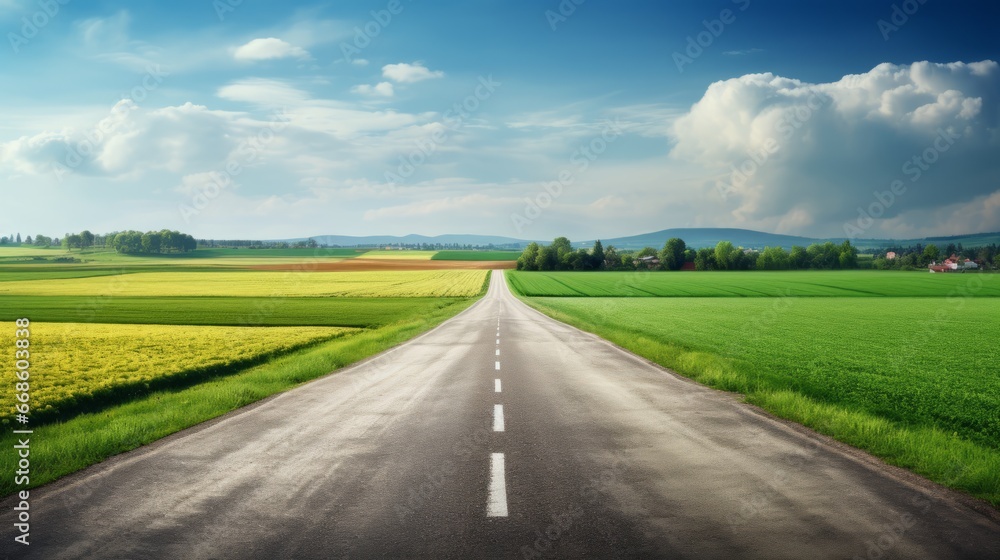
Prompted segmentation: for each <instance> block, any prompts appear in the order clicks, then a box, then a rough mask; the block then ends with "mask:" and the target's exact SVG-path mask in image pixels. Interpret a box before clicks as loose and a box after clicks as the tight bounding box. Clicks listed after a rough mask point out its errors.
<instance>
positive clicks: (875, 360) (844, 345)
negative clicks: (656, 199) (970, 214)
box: [510, 272, 1000, 506]
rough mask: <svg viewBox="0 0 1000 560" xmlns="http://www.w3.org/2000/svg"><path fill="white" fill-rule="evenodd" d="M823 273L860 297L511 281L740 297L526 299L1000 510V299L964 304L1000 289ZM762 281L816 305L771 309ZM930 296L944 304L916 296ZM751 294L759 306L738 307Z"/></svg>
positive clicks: (579, 280)
mask: <svg viewBox="0 0 1000 560" xmlns="http://www.w3.org/2000/svg"><path fill="white" fill-rule="evenodd" d="M824 274H825V275H826V276H827V277H828V279H827V281H826V282H825V283H824V284H825V285H826V288H827V289H829V290H830V293H831V294H838V293H842V292H843V291H844V290H845V288H847V287H850V288H851V290H850V291H849V293H851V294H852V295H850V296H848V297H844V296H826V297H822V296H820V294H818V293H814V292H813V290H815V289H816V287H817V284H818V281H817V276H816V275H814V274H807V275H805V276H804V277H803V276H802V274H801V273H795V272H791V273H778V275H777V277H775V275H773V274H767V273H756V272H750V273H720V274H715V275H712V274H708V273H694V274H689V275H685V274H671V273H656V274H653V275H651V276H649V277H648V278H651V279H652V280H645V283H643V280H641V278H642V276H638V277H635V278H633V279H632V282H636V281H638V282H639V284H638V285H634V284H630V283H629V281H628V280H626V281H625V282H624V283H621V281H622V278H627V275H625V276H619V275H614V274H603V273H577V274H575V275H574V274H572V273H570V274H558V275H550V274H546V273H521V274H513V275H511V276H510V278H511V281H510V283H511V285H512V286H514V287H517V286H524V285H527V286H529V288H530V289H533V290H540V291H556V290H560V293H561V294H567V293H588V292H593V293H614V294H619V295H624V294H628V293H637V292H638V288H642V292H641V293H644V294H645V295H649V292H651V291H652V292H654V293H666V294H676V293H677V292H676V291H673V290H671V289H669V288H670V285H669V282H668V280H669V279H664V280H660V279H659V277H660V276H668V277H674V276H678V277H683V276H689V277H692V278H696V279H700V281H701V283H702V284H703V285H702V286H701V287H700V288H699V289H698V290H694V289H693V288H691V287H690V286H691V284H687V285H685V290H690V291H697V292H699V293H704V294H710V295H712V296H719V295H720V294H723V293H729V294H730V295H732V296H734V297H633V298H628V297H566V296H565V295H561V297H529V298H525V299H526V301H527V302H528V303H529V304H531V305H532V306H534V307H536V308H538V309H539V310H541V311H544V312H545V313H547V314H549V315H551V316H553V317H555V318H557V319H559V320H562V321H565V322H567V323H570V324H573V325H575V326H577V327H580V328H582V329H584V330H587V331H590V332H593V333H595V334H597V335H599V336H601V337H603V338H605V339H608V340H610V341H612V342H614V343H616V344H619V345H621V346H623V347H625V348H627V349H629V350H631V351H633V352H636V353H637V354H640V355H642V356H644V357H646V358H648V359H650V360H653V361H655V362H657V363H659V364H661V365H664V366H666V367H669V368H671V369H673V370H675V371H677V372H679V373H681V374H683V375H686V376H688V377H691V378H693V379H695V380H697V381H699V382H702V383H705V384H706V385H709V386H712V387H716V388H719V389H723V390H726V391H733V392H737V393H741V394H743V395H745V398H746V400H747V401H748V402H750V403H753V404H756V405H758V406H761V407H762V408H764V409H766V410H768V411H770V412H772V413H774V414H776V415H778V416H781V417H784V418H788V419H790V420H793V421H796V422H800V423H802V424H804V425H807V426H809V427H812V428H813V429H816V430H817V431H819V432H822V433H825V434H828V435H831V436H833V437H835V438H837V439H839V440H841V441H844V442H846V443H849V444H851V445H854V446H857V447H859V448H862V449H865V450H867V451H869V452H871V453H873V454H875V455H878V456H879V457H881V458H883V459H884V460H886V461H887V462H890V463H892V464H896V465H899V466H902V467H905V468H908V469H911V470H913V471H915V472H917V473H919V474H922V475H924V476H926V477H928V478H930V479H932V480H935V481H937V482H940V483H942V484H945V485H948V486H951V487H953V488H957V489H959V490H962V491H965V492H967V493H969V494H971V495H973V496H977V497H980V498H983V499H986V500H988V501H990V502H991V503H993V504H994V505H995V506H996V505H1000V415H998V414H997V412H996V411H997V410H1000V369H998V367H997V364H998V363H1000V347H998V346H997V344H996V340H998V339H1000V321H997V319H996V318H997V317H1000V299H998V298H995V297H969V296H984V295H990V294H994V293H995V291H994V290H996V288H997V287H998V286H1000V277H998V276H996V275H978V274H977V275H972V274H967V275H953V276H945V275H934V276H931V275H929V274H926V273H923V274H919V273H910V275H907V274H906V273H900V274H888V275H886V274H885V273H882V272H872V273H848V274H844V273H824ZM762 275H763V276H764V277H766V278H762ZM535 276H537V277H538V278H537V280H536V279H535V278H534V277H535ZM595 276H596V277H597V278H594V277H595ZM602 276H604V277H605V278H600V277H602ZM782 276H784V277H785V278H784V279H782ZM525 277H527V278H525ZM910 278H913V279H914V280H913V281H912V282H911V281H910ZM928 278H932V279H933V282H935V283H936V282H941V284H940V285H938V284H927V283H925V282H924V280H926V279H928ZM763 279H766V280H769V281H770V283H772V284H776V285H777V286H780V291H781V292H783V293H787V292H788V291H792V292H793V293H795V292H798V293H809V295H811V296H813V297H787V296H784V297H762V296H763V295H764V294H760V293H759V292H761V291H764V290H763V289H762V284H761V280H763ZM650 284H654V287H652V288H651V287H650ZM741 284H742V285H744V286H746V288H745V289H746V291H741V290H739V289H738V288H739V286H740V285H741ZM891 286H897V289H895V290H893V289H890V287H891ZM777 291H778V290H775V292H777ZM928 292H930V293H934V294H936V296H937V297H921V296H919V295H917V294H926V293H928ZM751 293H756V294H757V295H758V296H759V297H735V296H738V295H747V294H751ZM897 294H898V295H900V296H906V297H891V296H893V295H897ZM959 294H965V296H966V297H963V296H962V295H959ZM872 295H881V296H883V297H869V296H872Z"/></svg>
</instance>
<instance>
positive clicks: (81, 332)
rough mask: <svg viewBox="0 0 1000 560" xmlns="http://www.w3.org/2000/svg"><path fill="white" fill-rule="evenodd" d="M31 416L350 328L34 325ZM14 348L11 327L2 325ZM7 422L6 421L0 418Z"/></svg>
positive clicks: (9, 396)
mask: <svg viewBox="0 0 1000 560" xmlns="http://www.w3.org/2000/svg"><path fill="white" fill-rule="evenodd" d="M31 327H32V328H31V335H32V336H31V341H32V346H33V347H35V348H39V349H40V350H39V351H37V352H34V353H33V355H32V362H31V363H32V369H33V370H34V371H35V372H37V373H35V375H34V376H32V380H33V384H32V386H31V391H32V392H31V398H32V405H33V411H32V418H33V420H34V421H36V422H37V421H39V420H40V419H43V418H45V417H46V416H54V415H58V414H60V413H62V412H65V410H64V409H69V410H77V409H80V408H86V407H87V406H88V405H92V404H93V403H95V402H97V401H99V400H111V399H113V398H120V397H121V396H122V395H125V394H129V393H136V392H141V391H148V390H149V389H150V388H155V387H165V386H169V385H170V384H171V383H176V382H177V381H178V380H181V379H183V380H185V381H190V380H198V379H202V378H204V377H206V376H208V375H211V374H215V375H218V374H221V373H224V372H226V371H229V370H232V369H234V368H237V367H240V366H246V365H248V364H252V363H255V362H259V361H261V360H263V359H266V358H268V357H272V356H275V355H278V354H281V353H285V352H288V351H290V350H293V349H296V348H301V347H303V346H306V345H309V344H313V343H317V342H321V341H325V340H331V339H333V338H336V337H340V336H344V335H345V334H349V333H352V332H354V329H347V328H341V327H324V328H315V327H268V328H252V327H216V326H211V327H206V326H188V325H183V326H181V325H121V324H105V323H43V322H37V321H36V322H33V323H32V324H31ZM0 344H3V345H4V346H5V347H7V348H13V346H14V337H13V331H11V330H9V329H8V330H4V331H0ZM14 404H15V400H14V393H13V392H10V391H7V392H3V393H0V411H2V414H3V416H4V417H7V416H9V415H12V414H13V413H14ZM5 422H6V420H5Z"/></svg>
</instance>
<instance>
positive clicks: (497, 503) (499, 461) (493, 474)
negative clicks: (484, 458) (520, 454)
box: [486, 453, 507, 517]
mask: <svg viewBox="0 0 1000 560" xmlns="http://www.w3.org/2000/svg"><path fill="white" fill-rule="evenodd" d="M503 463H504V460H503V453H491V454H490V494H489V497H488V498H487V500H486V515H487V517H507V481H506V478H505V477H504V464H503Z"/></svg>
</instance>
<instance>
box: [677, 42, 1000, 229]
mask: <svg viewBox="0 0 1000 560" xmlns="http://www.w3.org/2000/svg"><path fill="white" fill-rule="evenodd" d="M998 91H1000V68H998V65H997V63H996V62H993V61H989V60H987V61H982V62H973V63H962V62H955V63H950V64H937V63H931V62H916V63H913V64H910V65H894V64H880V65H878V66H876V67H875V68H873V69H872V70H871V71H869V72H865V73H863V74H857V75H849V76H844V77H843V78H842V79H840V80H838V81H836V82H832V83H821V84H813V83H806V82H802V81H799V80H796V79H793V78H785V77H781V76H776V75H773V74H770V73H766V74H750V75H745V76H741V77H739V78H734V79H730V80H725V81H720V82H716V83H713V84H711V85H710V86H709V87H708V89H707V91H706V92H705V94H704V96H703V97H702V98H701V99H700V100H699V101H698V102H697V103H695V104H694V106H692V107H691V109H690V111H688V112H687V113H686V114H684V115H682V116H681V117H680V118H678V119H677V120H676V121H675V122H674V124H673V127H672V131H671V132H672V136H673V138H674V140H675V142H676V143H675V145H674V147H673V150H672V152H671V156H672V158H674V159H675V160H682V161H686V162H694V163H697V164H699V165H701V166H702V167H703V168H705V169H707V170H709V171H711V172H712V173H714V178H713V179H711V180H709V181H706V183H705V185H704V190H705V194H706V195H707V196H710V197H714V198H715V200H716V201H717V202H718V201H719V200H720V199H721V201H722V204H724V205H725V206H726V207H727V210H728V211H729V213H730V221H731V223H736V224H740V225H744V226H753V227H760V228H765V229H771V230H784V231H792V232H802V231H809V232H811V233H813V234H819V235H841V236H843V235H845V233H849V232H845V230H844V225H845V224H851V223H855V222H857V221H858V220H859V219H861V225H862V226H864V227H863V228H862V229H863V230H864V233H867V234H872V235H877V234H878V233H879V232H880V231H881V230H888V228H890V227H891V224H892V222H891V221H889V220H891V219H892V218H894V217H896V216H899V215H900V214H901V213H903V212H915V211H918V210H922V211H923V216H924V217H925V218H924V219H925V220H926V221H925V223H924V224H923V225H924V226H925V228H924V231H927V230H933V229H934V227H937V226H941V227H943V226H944V225H945V224H946V223H947V222H948V220H951V219H953V214H952V213H950V212H948V211H947V210H946V209H947V207H948V206H949V205H951V204H953V203H956V202H958V201H968V200H971V199H973V198H975V197H985V196H988V195H990V194H991V193H993V192H994V191H996V190H997V189H1000V168H998V167H997V166H996V163H995V154H996V153H997V150H998V148H1000V133H998V131H1000V126H998V125H1000V118H998V114H1000V113H998V110H997V106H998V102H1000V99H998V98H997V97H998V93H997V92H998ZM894 181H900V182H901V183H900V184H897V183H894ZM894 184H896V185H897V187H898V188H897V190H900V191H901V193H899V194H895V195H893V196H892V199H893V200H892V201H891V203H888V202H887V203H884V204H882V206H884V207H885V208H881V209H880V208H879V205H875V206H872V204H873V203H875V202H878V199H877V194H876V193H882V192H884V191H887V190H890V189H891V187H892V185H894ZM883 198H885V199H886V200H888V197H883ZM858 208H861V209H862V211H863V212H868V214H869V215H868V216H867V218H871V220H868V219H862V218H865V216H863V215H861V214H859V212H858ZM970 211H972V212H973V213H976V212H977V209H975V208H973V209H970ZM979 213H981V212H979ZM876 214H877V215H876ZM969 220H970V223H971V222H974V221H975V222H976V223H982V224H983V226H982V227H986V228H990V227H992V229H1000V223H998V222H997V220H996V217H995V216H993V218H990V217H989V216H986V217H985V218H984V219H983V220H979V217H978V214H977V216H975V217H973V216H970V217H969ZM977 220H978V221H977ZM990 224H992V225H990ZM855 225H857V224H856V223H855ZM966 227H969V226H968V225H967V226H966ZM866 236H868V235H866Z"/></svg>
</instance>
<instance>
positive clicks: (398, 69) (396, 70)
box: [382, 62, 444, 84]
mask: <svg viewBox="0 0 1000 560" xmlns="http://www.w3.org/2000/svg"><path fill="white" fill-rule="evenodd" d="M382 76H383V77H385V78H388V79H390V80H392V81H394V82H399V83H403V84H411V83H414V82H421V81H423V80H429V79H431V78H440V77H442V76H444V72H442V71H440V70H433V71H432V70H428V69H427V67H425V66H424V65H423V64H421V63H419V62H414V63H413V64H407V63H405V62H401V63H399V64H386V65H385V66H383V67H382Z"/></svg>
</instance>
